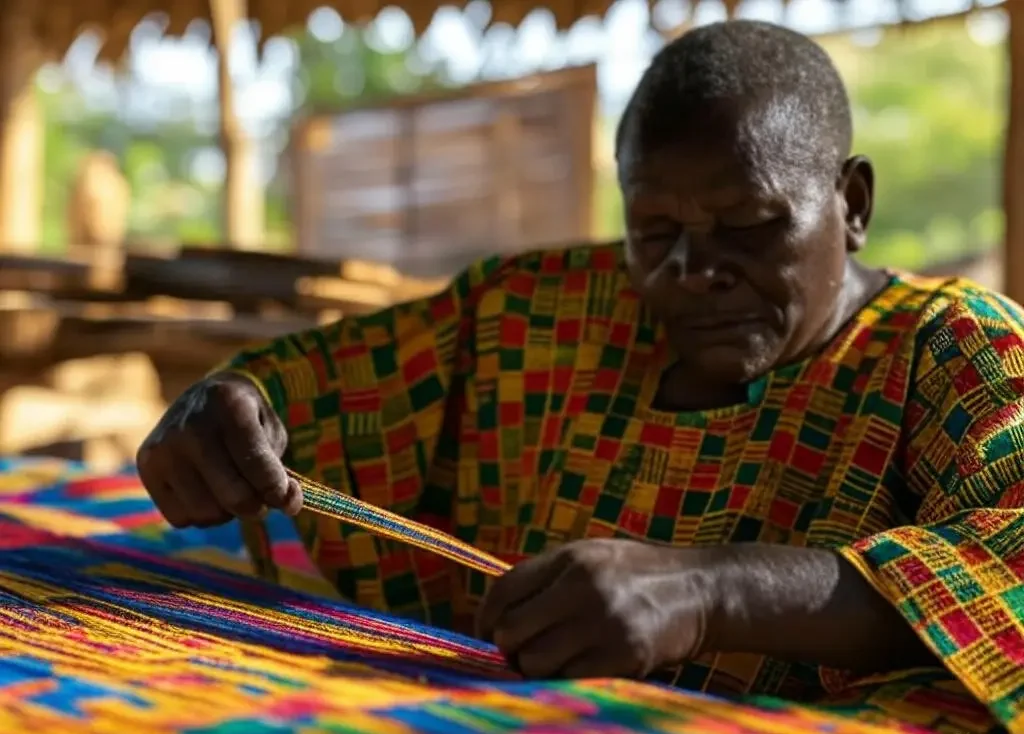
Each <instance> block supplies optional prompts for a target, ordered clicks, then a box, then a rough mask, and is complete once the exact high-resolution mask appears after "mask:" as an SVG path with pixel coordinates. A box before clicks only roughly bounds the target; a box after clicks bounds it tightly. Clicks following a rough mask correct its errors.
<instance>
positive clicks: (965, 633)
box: [940, 609, 1024, 653]
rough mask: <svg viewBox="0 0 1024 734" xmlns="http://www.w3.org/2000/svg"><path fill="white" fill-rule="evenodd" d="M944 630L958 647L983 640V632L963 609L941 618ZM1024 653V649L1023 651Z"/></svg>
mask: <svg viewBox="0 0 1024 734" xmlns="http://www.w3.org/2000/svg"><path fill="white" fill-rule="evenodd" d="M940 621H941V622H942V629H944V630H945V631H946V634H947V635H949V636H950V638H952V640H953V641H954V642H955V643H956V644H957V647H960V648H964V647H967V646H968V645H971V644H973V643H974V642H976V641H977V640H979V639H981V630H979V629H978V625H976V624H975V623H974V621H973V620H972V619H971V618H970V617H969V616H967V614H966V612H964V610H963V609H957V610H955V611H952V612H950V613H949V614H945V615H943V616H942V617H941V618H940ZM1021 652H1022V653H1024V648H1022V650H1021Z"/></svg>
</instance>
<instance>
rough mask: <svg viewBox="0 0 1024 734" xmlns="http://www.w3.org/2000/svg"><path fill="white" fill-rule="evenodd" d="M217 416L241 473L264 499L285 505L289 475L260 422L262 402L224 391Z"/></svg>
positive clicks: (273, 505) (223, 435) (231, 455)
mask: <svg viewBox="0 0 1024 734" xmlns="http://www.w3.org/2000/svg"><path fill="white" fill-rule="evenodd" d="M216 415H217V418H218V424H219V426H220V428H221V430H222V433H221V437H222V440H223V442H224V445H225V446H226V447H227V450H228V455H229V456H230V457H231V460H232V461H233V462H234V464H235V467H236V469H237V470H238V473H239V474H241V476H242V477H243V478H244V479H245V480H246V481H247V482H248V483H249V485H250V486H251V487H252V488H253V489H254V490H255V491H256V494H257V495H258V496H259V497H260V499H262V501H263V502H265V503H266V504H268V505H270V506H271V507H275V508H283V507H284V504H285V501H286V499H287V497H288V489H289V488H288V474H287V473H286V472H285V470H284V465H283V464H282V463H281V459H280V458H279V457H278V455H277V453H276V452H275V451H274V449H273V447H272V446H271V445H270V437H269V436H268V435H267V431H266V429H264V427H263V425H262V424H261V423H260V410H259V404H258V403H257V402H256V401H255V400H252V399H251V396H249V395H248V394H247V393H244V392H240V391H238V390H231V391H228V392H226V393H225V394H224V398H223V405H222V406H221V407H220V409H219V410H217V412H216Z"/></svg>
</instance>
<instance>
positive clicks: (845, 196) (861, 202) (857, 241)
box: [836, 155, 875, 252]
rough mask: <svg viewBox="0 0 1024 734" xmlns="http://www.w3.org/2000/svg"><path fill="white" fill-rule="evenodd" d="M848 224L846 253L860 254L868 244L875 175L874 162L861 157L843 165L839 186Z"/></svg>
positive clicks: (837, 187) (837, 190)
mask: <svg viewBox="0 0 1024 734" xmlns="http://www.w3.org/2000/svg"><path fill="white" fill-rule="evenodd" d="M836 192H837V193H838V194H839V196H840V197H841V198H842V201H843V205H844V206H843V211H844V217H843V218H844V219H845V220H846V250H847V252H859V251H860V250H861V249H862V248H863V247H864V245H865V243H866V242H867V233H868V224H869V223H870V222H871V212H872V211H873V209H874V203H875V171H874V168H873V167H872V166H871V161H870V160H868V159H867V158H866V157H865V156H862V155H858V156H854V157H853V158H850V159H848V160H847V161H846V163H844V164H843V170H842V172H841V173H840V174H839V181H838V182H837V183H836Z"/></svg>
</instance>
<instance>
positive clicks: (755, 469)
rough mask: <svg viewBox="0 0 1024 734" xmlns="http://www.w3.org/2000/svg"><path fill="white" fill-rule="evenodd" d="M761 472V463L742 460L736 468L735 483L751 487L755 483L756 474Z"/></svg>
mask: <svg viewBox="0 0 1024 734" xmlns="http://www.w3.org/2000/svg"><path fill="white" fill-rule="evenodd" d="M760 473H761V465H760V464H755V463H753V462H752V461H744V462H743V463H742V464H740V467H739V469H737V470H736V484H741V485H743V486H745V487H753V486H754V484H755V483H757V476H758V475H759V474H760Z"/></svg>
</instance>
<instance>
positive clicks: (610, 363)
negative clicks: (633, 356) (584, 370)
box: [598, 346, 626, 370]
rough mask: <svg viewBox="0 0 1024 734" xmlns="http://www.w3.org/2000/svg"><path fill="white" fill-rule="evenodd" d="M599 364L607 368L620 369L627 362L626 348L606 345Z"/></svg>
mask: <svg viewBox="0 0 1024 734" xmlns="http://www.w3.org/2000/svg"><path fill="white" fill-rule="evenodd" d="M598 364H599V365H600V366H601V367H605V368H607V369H614V370H620V369H622V367H623V366H624V365H625V364H626V350H625V349H623V348H622V347H610V346H609V347H605V348H604V350H603V351H602V352H601V360H600V361H599V362H598Z"/></svg>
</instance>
